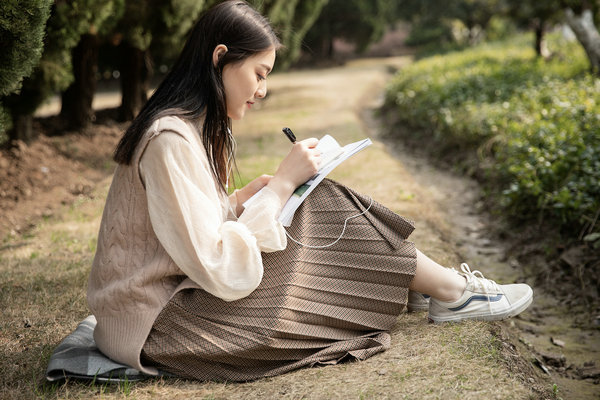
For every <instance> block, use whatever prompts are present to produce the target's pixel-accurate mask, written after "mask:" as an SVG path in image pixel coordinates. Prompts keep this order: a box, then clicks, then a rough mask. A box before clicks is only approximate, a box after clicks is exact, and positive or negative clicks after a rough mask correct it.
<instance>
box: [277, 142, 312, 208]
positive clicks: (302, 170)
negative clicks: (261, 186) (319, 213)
mask: <svg viewBox="0 0 600 400" xmlns="http://www.w3.org/2000/svg"><path fill="white" fill-rule="evenodd" d="M318 143H319V140H318V139H315V138H311V139H305V140H302V141H300V142H296V143H295V144H294V146H293V147H292V150H291V151H290V153H289V154H288V155H287V157H285V158H284V159H283V161H282V162H281V164H279V168H277V172H275V176H273V178H272V179H271V180H270V181H269V183H268V184H267V186H269V188H271V189H272V190H273V191H275V193H277V195H279V199H280V200H281V204H282V205H283V204H285V202H286V201H287V200H288V199H289V198H290V196H291V195H292V193H294V190H296V188H297V187H298V186H300V185H302V184H303V183H304V182H306V181H307V180H309V179H310V178H311V177H313V176H314V175H315V174H316V173H317V171H318V170H319V165H320V164H321V152H320V151H319V150H318V149H316V146H317V144H318Z"/></svg>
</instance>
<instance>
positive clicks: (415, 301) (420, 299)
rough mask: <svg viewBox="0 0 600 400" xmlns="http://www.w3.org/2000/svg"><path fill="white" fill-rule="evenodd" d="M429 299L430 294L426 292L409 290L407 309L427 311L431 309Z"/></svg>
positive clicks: (410, 310) (409, 310)
mask: <svg viewBox="0 0 600 400" xmlns="http://www.w3.org/2000/svg"><path fill="white" fill-rule="evenodd" d="M429 299H430V296H428V295H426V294H423V293H419V292H414V291H412V290H409V291H408V302H407V303H406V310H407V311H408V312H417V311H427V310H429Z"/></svg>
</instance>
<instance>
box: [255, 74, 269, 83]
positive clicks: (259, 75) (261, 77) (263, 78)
mask: <svg viewBox="0 0 600 400" xmlns="http://www.w3.org/2000/svg"><path fill="white" fill-rule="evenodd" d="M256 77H257V78H258V80H259V81H264V80H265V79H267V77H265V76H263V75H261V74H256Z"/></svg>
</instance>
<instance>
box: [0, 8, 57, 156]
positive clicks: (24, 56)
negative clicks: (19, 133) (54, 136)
mask: <svg viewBox="0 0 600 400" xmlns="http://www.w3.org/2000/svg"><path fill="white" fill-rule="evenodd" d="M51 4H52V0H4V1H2V2H1V3H0V48H2V52H3V54H2V58H0V144H2V143H3V142H4V141H5V137H4V134H5V132H6V131H8V130H9V129H10V128H11V127H12V124H13V121H12V118H11V115H10V113H9V112H7V110H5V109H4V107H3V106H2V103H3V99H4V98H5V97H6V96H8V95H10V94H13V93H18V91H19V90H20V89H21V85H22V81H23V78H26V77H28V76H29V75H30V74H31V73H32V71H33V70H34V68H35V66H36V65H37V63H38V62H39V60H40V57H41V55H42V50H43V47H44V42H43V38H44V31H45V27H46V22H47V20H48V17H49V16H50V6H51Z"/></svg>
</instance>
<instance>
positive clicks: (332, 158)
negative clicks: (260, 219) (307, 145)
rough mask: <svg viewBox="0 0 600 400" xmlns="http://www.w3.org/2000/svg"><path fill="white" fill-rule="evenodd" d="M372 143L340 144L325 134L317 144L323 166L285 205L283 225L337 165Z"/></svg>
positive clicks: (248, 202) (282, 215)
mask: <svg viewBox="0 0 600 400" xmlns="http://www.w3.org/2000/svg"><path fill="white" fill-rule="evenodd" d="M371 144H372V142H371V139H368V138H367V139H363V140H360V141H358V142H354V143H350V144H347V145H345V146H340V144H339V143H338V142H337V141H336V140H335V139H334V138H333V137H331V136H330V135H325V136H323V138H321V140H319V144H318V145H317V149H319V150H320V151H321V167H320V168H319V171H318V172H317V174H316V175H315V176H313V177H312V178H310V179H309V180H308V181H306V182H305V183H304V184H303V185H301V186H300V187H298V188H297V189H296V190H295V191H294V193H293V194H292V196H291V197H290V198H289V199H288V201H287V203H285V205H284V206H283V208H282V210H281V215H280V216H279V221H280V222H281V223H282V224H283V226H290V225H291V224H292V220H293V219H294V213H295V212H296V210H297V209H298V207H300V204H302V202H303V201H304V199H305V198H306V197H307V196H308V195H309V194H310V192H312V191H313V190H314V188H315V187H316V186H317V185H318V184H319V183H320V182H321V181H322V180H323V179H324V178H325V177H326V176H327V175H328V174H329V173H330V172H331V171H333V170H334V169H335V167H337V166H338V165H340V164H341V163H342V162H344V160H347V159H348V158H350V157H352V156H353V155H354V154H356V153H358V152H359V151H361V150H362V149H364V148H365V147H367V146H369V145H371ZM259 193H260V192H259ZM257 194H258V193H257ZM255 196H256V195H255ZM253 199H254V196H253V197H251V198H250V199H248V200H247V201H246V202H245V203H244V207H248V206H249V205H250V204H251V203H252V201H253Z"/></svg>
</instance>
